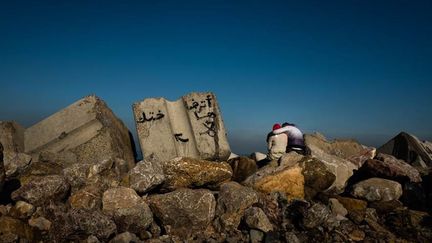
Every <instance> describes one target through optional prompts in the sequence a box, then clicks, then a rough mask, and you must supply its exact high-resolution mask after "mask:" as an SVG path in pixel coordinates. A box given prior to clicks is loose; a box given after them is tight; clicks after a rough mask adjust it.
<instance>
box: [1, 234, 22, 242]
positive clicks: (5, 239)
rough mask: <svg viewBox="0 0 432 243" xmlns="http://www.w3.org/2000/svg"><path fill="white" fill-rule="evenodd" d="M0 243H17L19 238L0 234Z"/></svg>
mask: <svg viewBox="0 0 432 243" xmlns="http://www.w3.org/2000/svg"><path fill="white" fill-rule="evenodd" d="M0 242H2V243H16V242H19V236H18V235H16V234H14V233H3V234H0Z"/></svg>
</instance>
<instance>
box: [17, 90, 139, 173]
mask: <svg viewBox="0 0 432 243" xmlns="http://www.w3.org/2000/svg"><path fill="white" fill-rule="evenodd" d="M24 148H25V152H26V153H28V154H31V155H32V156H33V159H35V160H37V159H38V158H39V154H40V153H41V152H43V151H48V152H51V153H70V152H71V153H73V154H74V155H75V157H73V156H72V157H71V156H69V158H72V159H73V160H72V161H69V162H68V164H69V163H74V162H78V163H98V162H100V161H103V160H104V159H109V158H122V159H124V160H125V161H127V162H128V164H129V166H130V168H132V167H133V164H134V151H133V148H132V144H131V137H130V133H129V131H128V129H127V128H126V126H125V125H124V124H123V122H122V121H121V120H119V119H118V118H117V117H116V116H115V115H114V113H113V112H112V111H111V110H110V109H109V107H108V106H107V105H106V104H105V102H104V101H102V100H101V99H100V98H98V97H96V96H87V97H85V98H83V99H81V100H78V101H77V102H75V103H73V104H71V105H70V106H68V107H66V108H64V109H63V110H61V111H59V112H57V113H55V114H53V115H51V116H50V117H48V118H46V119H44V120H42V121H40V122H39V123H37V124H35V125H33V126H31V127H29V128H27V129H26V130H25V132H24ZM74 160H75V161H74Z"/></svg>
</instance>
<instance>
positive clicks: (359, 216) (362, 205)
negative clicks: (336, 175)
mask: <svg viewBox="0 0 432 243" xmlns="http://www.w3.org/2000/svg"><path fill="white" fill-rule="evenodd" d="M336 199H337V200H338V201H339V202H340V203H341V204H342V205H343V207H344V208H345V209H346V210H347V211H348V218H350V219H351V220H352V221H354V222H355V223H357V224H360V223H361V222H362V221H363V220H364V218H365V214H366V208H367V206H368V204H367V202H365V201H363V200H359V199H354V198H349V197H342V196H336Z"/></svg>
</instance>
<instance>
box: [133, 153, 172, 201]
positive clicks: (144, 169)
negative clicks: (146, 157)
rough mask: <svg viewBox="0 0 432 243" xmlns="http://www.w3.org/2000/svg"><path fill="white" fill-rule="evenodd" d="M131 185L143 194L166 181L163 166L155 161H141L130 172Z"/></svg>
mask: <svg viewBox="0 0 432 243" xmlns="http://www.w3.org/2000/svg"><path fill="white" fill-rule="evenodd" d="M128 175H129V184H130V187H131V188H132V189H134V190H135V191H136V192H138V193H140V194H143V193H146V192H148V191H150V190H152V189H153V188H155V187H156V186H158V185H160V184H162V183H163V182H164V181H165V174H164V172H163V169H162V166H161V165H160V164H159V163H156V162H154V161H140V162H138V163H137V164H136V165H135V167H134V168H133V169H132V170H130V171H129V174H128Z"/></svg>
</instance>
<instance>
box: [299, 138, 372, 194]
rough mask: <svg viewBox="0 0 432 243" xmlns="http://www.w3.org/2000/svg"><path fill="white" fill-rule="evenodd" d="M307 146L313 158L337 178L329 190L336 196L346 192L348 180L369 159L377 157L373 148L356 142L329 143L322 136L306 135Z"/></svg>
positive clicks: (340, 141) (338, 141)
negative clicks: (319, 161)
mask: <svg viewBox="0 0 432 243" xmlns="http://www.w3.org/2000/svg"><path fill="white" fill-rule="evenodd" d="M305 144H306V146H307V147H308V148H309V149H310V151H311V155H312V156H313V157H316V158H318V159H319V160H321V161H322V162H323V163H324V164H325V165H326V167H327V168H329V170H330V172H331V173H332V174H334V175H335V176H336V180H335V181H334V183H333V185H332V186H331V187H330V188H329V189H328V191H329V192H333V193H335V194H338V193H341V192H343V191H344V189H345V186H346V183H347V180H348V179H349V178H350V177H351V176H352V175H353V171H354V170H357V169H358V168H359V167H360V166H362V164H363V163H364V162H365V161H366V160H367V159H372V158H373V157H374V156H375V153H374V149H373V148H365V147H364V146H362V145H361V144H359V143H357V142H355V141H354V140H335V141H331V142H329V141H327V140H326V139H325V138H324V137H323V136H322V135H317V134H313V135H310V134H307V135H305Z"/></svg>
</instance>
